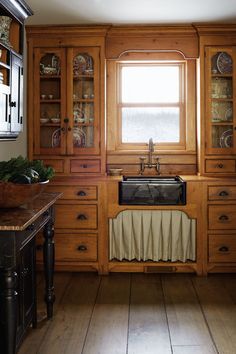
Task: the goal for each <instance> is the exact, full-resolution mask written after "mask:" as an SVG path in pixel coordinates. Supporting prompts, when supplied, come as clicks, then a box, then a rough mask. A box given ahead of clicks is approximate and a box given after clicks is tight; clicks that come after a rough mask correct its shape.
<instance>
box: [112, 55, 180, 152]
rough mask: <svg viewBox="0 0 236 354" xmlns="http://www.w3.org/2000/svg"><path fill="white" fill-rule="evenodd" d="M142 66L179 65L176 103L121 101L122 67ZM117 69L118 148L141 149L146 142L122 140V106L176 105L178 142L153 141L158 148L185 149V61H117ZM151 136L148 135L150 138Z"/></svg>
mask: <svg viewBox="0 0 236 354" xmlns="http://www.w3.org/2000/svg"><path fill="white" fill-rule="evenodd" d="M134 66H137V67H142V66H165V67H166V66H178V67H179V74H180V75H179V101H178V102H176V103H154V102H153V103H122V69H123V68H124V67H134ZM117 70H118V80H117V85H118V90H117V95H118V97H117V114H118V115H117V117H118V145H119V147H120V149H124V150H127V149H128V150H132V149H133V148H136V149H143V148H144V146H146V143H147V142H142V143H141V142H137V143H133V142H132V143H126V142H122V108H124V107H127V108H129V107H167V108H169V107H177V108H179V142H158V141H154V143H155V144H157V145H158V146H159V148H163V149H175V150H179V149H181V150H182V149H185V141H186V134H185V131H186V129H185V119H184V117H185V99H184V98H185V96H186V95H185V86H186V85H185V82H186V78H185V76H186V63H185V61H183V60H182V61H168V60H165V61H163V60H159V61H130V62H127V61H119V62H117ZM151 137H152V136H150V138H151Z"/></svg>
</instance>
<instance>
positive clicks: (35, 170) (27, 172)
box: [0, 156, 55, 184]
mask: <svg viewBox="0 0 236 354" xmlns="http://www.w3.org/2000/svg"><path fill="white" fill-rule="evenodd" d="M54 174H55V171H54V169H53V168H52V167H46V166H44V164H43V161H42V160H34V161H30V160H28V159H27V158H24V157H22V156H18V157H16V158H12V159H10V160H9V161H1V162H0V181H4V182H13V183H22V184H30V183H38V182H43V181H46V180H50V179H51V178H52V177H53V176H54Z"/></svg>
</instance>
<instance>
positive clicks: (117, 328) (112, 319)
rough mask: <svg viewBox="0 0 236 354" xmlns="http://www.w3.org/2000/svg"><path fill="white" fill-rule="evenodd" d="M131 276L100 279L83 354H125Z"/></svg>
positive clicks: (115, 275) (112, 276)
mask: <svg viewBox="0 0 236 354" xmlns="http://www.w3.org/2000/svg"><path fill="white" fill-rule="evenodd" d="M129 297H130V275H126V276H123V275H119V274H111V275H110V276H105V277H103V278H102V281H101V287H100V290H99V294H98V297H97V301H96V304H95V307H94V311H93V315H92V318H91V322H90V326H89V329H88V334H87V337H86V341H85V345H84V349H83V351H82V353H83V354H125V353H126V347H127V332H128V316H129Z"/></svg>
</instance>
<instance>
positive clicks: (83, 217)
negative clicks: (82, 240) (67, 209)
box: [77, 214, 88, 220]
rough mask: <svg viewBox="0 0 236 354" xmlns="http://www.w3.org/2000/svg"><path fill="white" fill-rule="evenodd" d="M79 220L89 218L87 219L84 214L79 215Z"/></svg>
mask: <svg viewBox="0 0 236 354" xmlns="http://www.w3.org/2000/svg"><path fill="white" fill-rule="evenodd" d="M77 219H78V220H87V219H88V218H87V216H86V215H84V214H79V215H78V216H77Z"/></svg>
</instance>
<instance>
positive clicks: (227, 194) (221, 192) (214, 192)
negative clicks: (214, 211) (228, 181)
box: [208, 186, 236, 200]
mask: <svg viewBox="0 0 236 354" xmlns="http://www.w3.org/2000/svg"><path fill="white" fill-rule="evenodd" d="M208 200H236V186H209V188H208Z"/></svg>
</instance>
